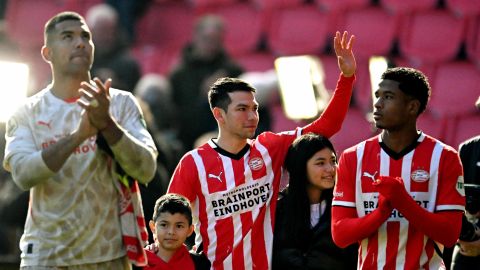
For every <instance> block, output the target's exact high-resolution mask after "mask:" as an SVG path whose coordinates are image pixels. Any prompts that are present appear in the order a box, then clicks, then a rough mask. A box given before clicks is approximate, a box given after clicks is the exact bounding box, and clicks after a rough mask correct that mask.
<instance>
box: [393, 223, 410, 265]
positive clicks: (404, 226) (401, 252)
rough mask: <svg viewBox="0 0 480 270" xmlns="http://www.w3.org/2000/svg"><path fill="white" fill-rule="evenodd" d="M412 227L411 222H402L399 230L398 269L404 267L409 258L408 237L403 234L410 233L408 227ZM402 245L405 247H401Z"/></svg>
mask: <svg viewBox="0 0 480 270" xmlns="http://www.w3.org/2000/svg"><path fill="white" fill-rule="evenodd" d="M409 227H410V223H409V222H400V230H399V232H398V234H399V237H398V238H399V239H398V247H397V260H396V269H402V268H403V267H404V265H405V261H406V259H407V248H406V247H407V240H408V238H407V237H402V235H408V228H409ZM401 247H404V248H403V249H401Z"/></svg>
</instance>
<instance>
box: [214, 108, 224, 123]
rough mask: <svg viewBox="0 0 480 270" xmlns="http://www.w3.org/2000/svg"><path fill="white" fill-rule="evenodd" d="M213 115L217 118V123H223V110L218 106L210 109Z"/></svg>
mask: <svg viewBox="0 0 480 270" xmlns="http://www.w3.org/2000/svg"><path fill="white" fill-rule="evenodd" d="M212 113H213V117H215V120H217V122H218V123H225V112H224V111H223V109H220V108H219V107H214V108H213V109H212Z"/></svg>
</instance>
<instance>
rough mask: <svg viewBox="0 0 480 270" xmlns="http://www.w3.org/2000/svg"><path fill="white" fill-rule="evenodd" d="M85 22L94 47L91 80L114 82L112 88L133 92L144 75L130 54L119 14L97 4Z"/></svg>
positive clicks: (88, 12)
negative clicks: (109, 80)
mask: <svg viewBox="0 0 480 270" xmlns="http://www.w3.org/2000/svg"><path fill="white" fill-rule="evenodd" d="M85 19H86V21H87V24H88V26H89V27H90V30H91V31H92V36H93V42H94V44H95V55H94V56H95V61H94V63H93V66H92V69H91V73H92V77H98V78H100V80H102V81H105V80H106V79H108V78H112V83H113V85H112V86H113V87H115V88H118V89H125V90H127V91H130V92H132V91H133V89H134V87H135V85H136V84H137V82H138V80H139V79H140V76H141V71H140V66H139V64H138V63H137V61H136V60H135V59H134V58H133V57H132V56H131V55H130V54H129V51H128V46H127V44H128V43H127V39H126V36H125V32H124V31H123V29H122V28H121V27H120V25H119V15H118V13H117V12H116V10H115V9H114V8H113V7H111V6H109V5H107V4H98V5H95V6H92V7H91V8H90V9H89V10H88V11H87V14H86V17H85Z"/></svg>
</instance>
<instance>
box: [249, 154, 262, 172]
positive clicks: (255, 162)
mask: <svg viewBox="0 0 480 270" xmlns="http://www.w3.org/2000/svg"><path fill="white" fill-rule="evenodd" d="M263 165H264V163H263V159H261V158H259V157H255V158H252V159H250V161H248V166H250V169H251V170H252V171H258V170H261V169H262V168H263Z"/></svg>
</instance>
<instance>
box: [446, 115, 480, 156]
mask: <svg viewBox="0 0 480 270" xmlns="http://www.w3.org/2000/svg"><path fill="white" fill-rule="evenodd" d="M455 123H456V125H455V126H454V128H453V129H452V131H453V132H452V137H451V138H450V139H449V140H448V142H447V143H448V144H450V145H451V146H453V147H454V148H455V149H458V146H459V145H460V143H462V142H463V141H465V140H467V139H469V138H472V137H474V136H478V135H480V113H478V112H477V113H475V114H471V115H468V116H463V117H458V118H457V119H456V121H455Z"/></svg>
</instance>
